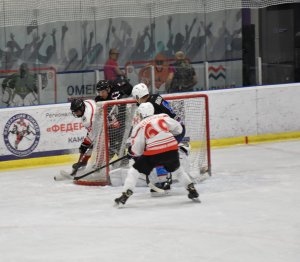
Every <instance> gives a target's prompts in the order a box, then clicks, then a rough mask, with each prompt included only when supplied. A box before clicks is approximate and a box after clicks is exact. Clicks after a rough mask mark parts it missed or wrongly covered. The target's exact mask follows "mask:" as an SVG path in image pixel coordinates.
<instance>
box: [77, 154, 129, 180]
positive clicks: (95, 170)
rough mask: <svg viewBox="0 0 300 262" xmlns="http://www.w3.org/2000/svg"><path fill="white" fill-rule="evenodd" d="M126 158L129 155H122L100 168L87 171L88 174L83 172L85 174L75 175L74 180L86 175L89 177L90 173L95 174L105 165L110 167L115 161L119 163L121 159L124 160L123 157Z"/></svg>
mask: <svg viewBox="0 0 300 262" xmlns="http://www.w3.org/2000/svg"><path fill="white" fill-rule="evenodd" d="M125 158H127V155H125V156H122V157H120V158H118V159H116V160H114V161H112V162H110V163H108V164H107V165H104V166H101V167H98V168H96V169H94V170H91V171H90V172H87V173H86V174H83V175H81V176H77V177H74V180H79V179H82V178H84V177H87V176H89V175H91V174H93V173H95V172H97V171H99V170H101V169H103V168H105V167H108V166H109V165H112V164H114V163H117V162H119V161H121V160H123V159H125Z"/></svg>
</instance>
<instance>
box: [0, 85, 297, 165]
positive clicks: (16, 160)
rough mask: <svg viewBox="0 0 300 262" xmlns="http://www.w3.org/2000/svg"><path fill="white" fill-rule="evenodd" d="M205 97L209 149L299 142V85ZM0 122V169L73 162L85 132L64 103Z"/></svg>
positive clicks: (10, 111)
mask: <svg viewBox="0 0 300 262" xmlns="http://www.w3.org/2000/svg"><path fill="white" fill-rule="evenodd" d="M205 93H206V94H207V95H208V96H209V111H210V112H209V113H210V135H211V139H212V141H211V145H212V146H213V147H215V146H228V145H234V144H243V143H244V144H247V143H257V142H265V141H274V140H283V139H299V138H300V127H299V119H300V103H299V98H300V83H298V84H284V85H274V86H259V87H249V88H236V89H227V90H216V91H208V92H205ZM0 117H1V120H2V121H1V122H0V130H1V132H2V134H3V136H2V139H1V140H0V152H1V153H0V170H5V169H15V168H24V167H32V166H43V165H55V164H57V165H58V164H63V163H70V162H72V161H76V158H77V157H78V153H77V148H78V147H79V145H80V143H81V141H82V140H83V138H84V136H85V132H86V131H85V130H84V128H83V126H82V125H81V123H80V119H76V118H74V117H73V116H72V114H71V113H70V110H69V104H67V103H64V104H56V105H44V106H32V107H20V108H7V109H6V108H5V109H1V110H0ZM195 117H196V116H195ZM18 126H19V127H20V130H23V134H22V133H20V132H19V133H17V132H16V129H17V127H18Z"/></svg>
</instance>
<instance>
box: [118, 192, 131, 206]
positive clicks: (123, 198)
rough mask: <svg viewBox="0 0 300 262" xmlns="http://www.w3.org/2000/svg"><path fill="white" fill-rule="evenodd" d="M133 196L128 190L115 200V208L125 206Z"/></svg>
mask: <svg viewBox="0 0 300 262" xmlns="http://www.w3.org/2000/svg"><path fill="white" fill-rule="evenodd" d="M132 194H133V192H132V191H131V190H130V189H127V191H126V192H123V193H122V195H121V196H120V197H118V198H116V199H115V206H117V207H118V206H120V204H122V205H125V203H126V201H127V199H128V198H129V197H130V196H131V195H132Z"/></svg>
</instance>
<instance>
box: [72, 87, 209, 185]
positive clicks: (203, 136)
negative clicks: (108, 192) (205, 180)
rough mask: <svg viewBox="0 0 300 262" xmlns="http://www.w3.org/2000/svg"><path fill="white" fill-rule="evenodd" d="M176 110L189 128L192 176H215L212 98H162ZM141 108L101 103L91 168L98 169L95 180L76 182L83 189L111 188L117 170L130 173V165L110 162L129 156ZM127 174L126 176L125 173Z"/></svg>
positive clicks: (192, 95) (126, 102) (188, 95)
mask: <svg viewBox="0 0 300 262" xmlns="http://www.w3.org/2000/svg"><path fill="white" fill-rule="evenodd" d="M162 96H163V98H164V99H165V100H167V101H168V102H169V103H170V105H171V106H172V108H173V110H174V112H175V113H176V115H177V116H179V117H180V119H181V121H182V123H183V124H184V125H185V128H186V134H185V139H184V140H185V141H189V144H190V148H191V150H190V155H189V160H190V168H189V169H190V176H191V177H193V178H195V180H196V181H197V178H198V177H199V178H200V177H201V176H202V175H203V174H209V175H211V157H210V134H209V111H208V96H207V95H205V94H202V93H196V92H195V93H181V94H168V95H162ZM136 109H137V104H136V101H135V100H133V99H122V100H113V101H105V102H98V103H97V114H98V116H97V121H95V125H94V128H95V129H97V138H96V141H95V145H94V150H93V154H92V157H91V160H90V163H89V166H88V167H89V168H91V169H97V168H99V167H102V166H106V167H105V168H103V169H100V170H99V171H98V172H95V174H93V176H87V177H86V178H85V180H83V181H81V180H78V181H76V184H81V185H109V184H110V183H111V181H110V174H111V172H113V171H114V170H116V169H119V170H120V169H121V170H124V172H126V170H127V169H128V168H129V165H128V161H120V162H118V163H116V164H114V165H109V162H111V161H113V160H116V159H118V158H121V157H122V156H124V155H125V154H126V153H127V145H126V144H127V142H128V141H129V139H128V138H129V137H130V134H131V131H132V128H133V127H134V126H135V125H136V124H137V123H138V119H137V117H136ZM124 172H123V173H124Z"/></svg>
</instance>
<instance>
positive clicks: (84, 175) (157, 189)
mask: <svg viewBox="0 0 300 262" xmlns="http://www.w3.org/2000/svg"><path fill="white" fill-rule="evenodd" d="M127 157H128V156H127V155H125V156H122V157H120V158H118V159H116V160H114V161H112V162H110V163H109V164H107V165H104V166H101V167H98V168H96V169H94V170H91V171H90V172H87V173H86V174H83V175H81V176H77V177H74V180H79V179H82V178H84V177H87V176H89V175H91V174H93V173H95V172H97V171H99V170H101V169H103V168H106V167H107V166H109V165H112V164H115V163H117V162H119V161H121V160H123V159H125V158H127ZM146 183H147V185H148V187H150V188H151V189H153V190H154V191H155V192H158V193H164V192H165V190H164V189H161V188H158V187H157V186H155V185H153V184H152V183H151V182H150V180H149V178H148V176H146Z"/></svg>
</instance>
